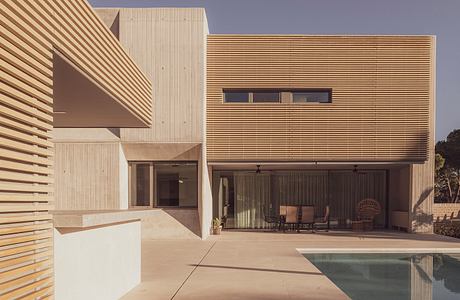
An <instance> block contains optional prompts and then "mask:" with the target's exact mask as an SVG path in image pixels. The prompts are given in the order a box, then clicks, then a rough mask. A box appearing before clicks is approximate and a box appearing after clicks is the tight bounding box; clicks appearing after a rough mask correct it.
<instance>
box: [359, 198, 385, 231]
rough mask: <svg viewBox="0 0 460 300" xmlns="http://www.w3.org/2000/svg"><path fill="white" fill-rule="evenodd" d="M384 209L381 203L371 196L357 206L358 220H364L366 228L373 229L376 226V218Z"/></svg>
mask: <svg viewBox="0 0 460 300" xmlns="http://www.w3.org/2000/svg"><path fill="white" fill-rule="evenodd" d="M381 211H382V208H381V206H380V203H379V202H378V201H377V200H375V199H371V198H367V199H363V200H361V201H359V202H358V204H357V206H356V213H357V215H358V220H359V221H363V224H364V230H372V229H373V228H374V218H375V216H377V215H379V214H380V213H381Z"/></svg>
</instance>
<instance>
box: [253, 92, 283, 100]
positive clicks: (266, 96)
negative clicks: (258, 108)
mask: <svg viewBox="0 0 460 300" xmlns="http://www.w3.org/2000/svg"><path fill="white" fill-rule="evenodd" d="M252 101H253V102H280V93H253V95H252Z"/></svg>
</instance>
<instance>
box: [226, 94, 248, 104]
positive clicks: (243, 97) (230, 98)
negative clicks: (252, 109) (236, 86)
mask: <svg viewBox="0 0 460 300" xmlns="http://www.w3.org/2000/svg"><path fill="white" fill-rule="evenodd" d="M224 95H225V98H224V99H225V102H235V103H238V102H249V93H239V92H225V94H224Z"/></svg>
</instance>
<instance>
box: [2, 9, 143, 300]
mask: <svg viewBox="0 0 460 300" xmlns="http://www.w3.org/2000/svg"><path fill="white" fill-rule="evenodd" d="M0 30H1V35H0V79H1V80H0V299H19V298H20V299H37V298H40V299H45V298H49V297H52V295H53V238H52V237H53V224H52V216H51V215H50V214H49V210H50V209H52V207H53V181H54V179H53V143H52V142H51V141H50V139H51V129H52V127H53V116H52V113H53V50H58V51H59V52H60V53H62V54H63V55H65V57H67V58H68V59H69V60H71V61H72V63H74V64H75V65H76V66H77V67H79V68H80V69H81V70H82V71H83V72H85V74H86V75H87V76H89V77H90V78H91V79H92V80H94V81H95V82H96V83H97V84H99V85H100V86H101V87H102V88H103V89H105V90H106V91H108V92H109V93H110V94H111V95H112V96H113V98H115V99H116V100H117V101H118V102H119V103H120V104H121V105H123V106H124V107H126V108H127V109H129V110H130V111H131V112H132V113H133V114H135V115H136V116H137V117H138V118H139V119H141V120H142V121H143V122H144V123H145V124H146V125H148V124H149V123H150V122H151V85H150V82H149V80H148V79H147V78H146V77H145V76H144V75H143V74H142V73H141V71H140V70H139V69H138V68H137V66H136V65H135V64H134V63H133V61H132V60H131V59H130V58H129V57H128V55H127V54H126V53H125V51H124V50H123V48H122V47H121V46H120V44H119V42H118V41H117V40H116V39H115V37H113V36H112V35H111V34H110V32H109V30H108V29H107V28H106V27H105V26H104V25H103V23H102V21H101V20H100V19H99V18H98V17H97V16H96V15H95V13H94V12H93V11H92V9H91V7H90V6H89V4H88V3H87V2H86V1H83V0H78V1H77V0H76V1H64V0H55V1H51V0H43V1H20V0H11V1H1V2H0Z"/></svg>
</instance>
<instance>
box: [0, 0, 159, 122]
mask: <svg viewBox="0 0 460 300" xmlns="http://www.w3.org/2000/svg"><path fill="white" fill-rule="evenodd" d="M0 11H1V14H2V15H1V19H2V21H1V24H2V48H3V49H2V60H3V63H2V71H4V70H3V69H5V71H6V72H8V71H9V73H10V74H5V75H4V76H5V78H6V79H9V78H10V77H9V76H10V75H11V73H14V76H12V78H11V79H10V80H8V82H11V81H14V80H19V79H27V80H28V84H27V85H25V86H21V85H20V84H19V82H18V84H17V87H18V88H20V89H21V91H23V92H27V91H34V93H35V95H36V98H37V99H39V100H41V101H43V102H48V103H49V102H51V98H50V97H49V95H48V96H47V95H46V92H49V86H47V84H50V83H49V80H47V79H46V76H45V77H44V76H43V75H49V74H50V73H49V69H48V70H46V68H44V67H51V66H52V51H53V50H58V51H59V52H60V53H62V54H64V56H65V57H66V58H68V59H69V60H70V61H71V62H72V63H73V64H75V65H76V66H77V67H78V68H80V69H81V70H82V71H83V72H85V74H86V75H87V76H89V77H90V78H91V79H93V80H95V81H96V82H97V83H98V84H99V85H100V86H102V87H103V88H104V89H105V90H106V91H107V92H108V93H109V94H110V95H111V96H112V97H113V98H114V99H116V101H118V102H119V103H120V104H121V105H122V106H124V107H126V108H127V109H128V110H129V111H130V112H131V113H133V114H134V115H136V116H137V117H138V118H139V119H141V120H142V121H143V122H144V124H145V125H146V126H147V125H150V123H151V118H152V116H151V107H152V98H151V83H150V81H149V79H148V78H147V77H146V76H145V75H144V74H143V73H142V72H141V71H140V70H139V69H138V67H137V66H136V65H135V64H134V62H133V61H132V59H131V58H130V57H129V56H128V55H127V53H126V52H125V50H124V49H123V48H122V47H121V45H120V43H119V42H118V41H117V39H116V38H115V37H114V36H113V35H112V34H111V33H110V31H109V30H108V29H107V28H106V27H105V25H104V24H103V22H102V21H101V20H100V19H99V18H98V17H97V16H96V14H95V12H94V11H93V10H92V9H91V7H90V6H89V4H88V3H87V2H86V1H84V0H77V1H64V0H56V1H51V0H45V1H21V0H15V1H2V2H1V4H0ZM3 41H5V43H3ZM3 46H4V47H3ZM13 54H14V55H13ZM12 55H13V56H15V58H13V57H12ZM25 58H27V59H28V60H30V61H31V63H30V64H27V65H28V66H27V65H24V59H25ZM12 60H13V61H14V60H15V61H16V63H15V64H14V63H13V62H12ZM21 61H22V63H21ZM31 65H32V66H34V67H35V68H34V67H32V66H31ZM14 68H17V69H18V70H15V69H14ZM2 77H3V76H2ZM43 81H45V82H43Z"/></svg>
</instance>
